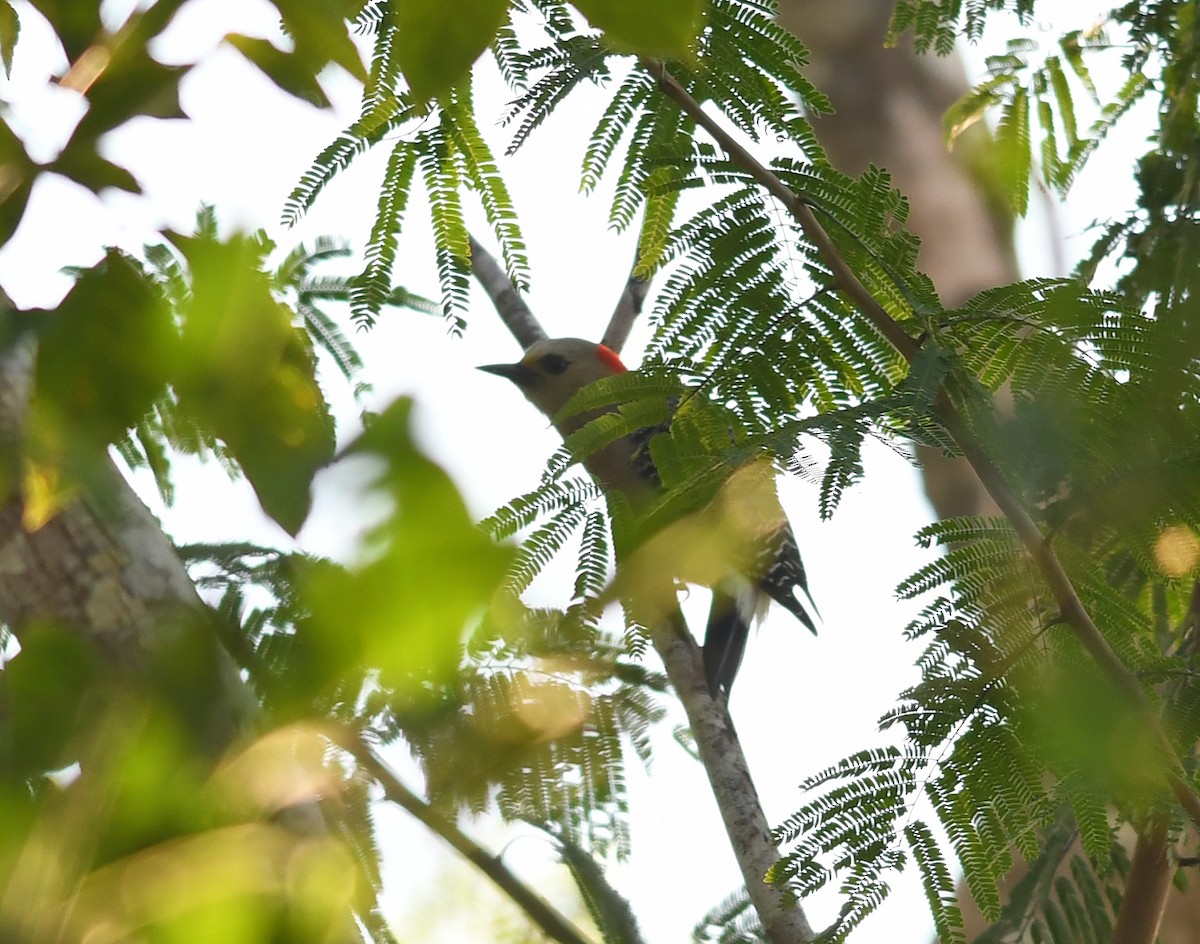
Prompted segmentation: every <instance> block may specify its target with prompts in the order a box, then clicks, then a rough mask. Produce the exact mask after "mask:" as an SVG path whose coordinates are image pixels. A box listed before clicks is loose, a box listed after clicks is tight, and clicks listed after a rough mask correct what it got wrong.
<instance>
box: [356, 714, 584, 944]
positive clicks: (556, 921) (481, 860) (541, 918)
mask: <svg viewBox="0 0 1200 944" xmlns="http://www.w3.org/2000/svg"><path fill="white" fill-rule="evenodd" d="M339 744H340V746H341V747H342V748H344V749H345V750H347V751H349V752H350V753H351V754H352V755H353V756H354V759H355V760H356V761H357V762H358V763H359V764H360V765H361V766H362V768H363V769H364V770H365V771H367V772H368V773H369V774H370V775H371V777H372V778H373V779H374V780H375V782H376V783H377V784H379V786H380V787H381V788H382V789H383V795H384V797H385V798H386V799H388V800H390V801H391V802H392V803H395V804H396V805H397V806H400V807H402V808H403V809H405V810H407V811H408V812H409V813H410V814H411V815H412V816H413V817H415V818H416V819H417V820H419V821H420V822H421V823H424V824H425V825H426V826H428V827H429V829H430V830H432V831H433V832H434V833H436V834H437V835H438V836H440V837H441V838H442V839H444V840H445V841H446V842H447V843H448V844H449V845H450V846H451V847H453V849H454V850H455V851H456V852H458V853H459V854H460V855H462V856H463V858H465V859H467V860H469V861H470V862H471V863H472V864H473V865H474V866H475V867H476V868H478V869H479V870H480V871H481V872H483V874H484V875H486V876H487V877H488V878H490V879H491V880H492V881H493V882H494V883H495V884H496V886H497V887H498V888H499V889H500V890H501V891H502V892H504V894H505V895H507V896H508V897H509V898H510V899H511V900H512V901H513V902H514V903H515V904H516V905H517V906H518V907H519V908H520V909H521V910H522V911H524V912H525V914H526V916H527V917H528V918H529V920H530V921H532V922H533V923H534V924H536V925H537V926H538V928H540V929H541V931H542V933H543V934H545V935H546V937H548V938H550V940H552V941H558V942H559V944H592V941H590V940H589V939H588V938H587V937H585V936H584V935H583V934H582V933H580V931H579V929H578V928H576V927H575V925H573V924H572V923H571V922H570V921H569V920H568V919H567V918H566V917H565V916H564V915H563V914H562V913H560V912H559V911H558V910H557V909H556V908H555V907H554V906H553V905H551V904H550V903H549V902H548V901H546V900H545V899H544V898H542V897H541V896H540V895H538V894H537V892H535V891H534V890H533V889H532V888H530V887H529V886H528V885H526V884H525V883H524V882H523V881H521V879H519V878H518V877H517V876H516V875H515V874H513V872H512V870H511V869H509V867H508V866H507V865H505V864H504V862H503V861H501V859H500V857H499V856H496V855H493V854H492V853H490V852H488V850H487V849H485V848H484V847H483V846H481V845H479V843H477V842H476V841H475V840H474V839H472V838H471V837H470V836H468V835H467V834H466V833H464V832H463V831H462V830H461V829H459V828H458V826H457V825H456V824H455V823H454V821H453V820H452V819H451V818H450V817H448V816H446V815H444V814H443V813H440V812H439V811H438V810H436V809H434V808H433V807H432V806H430V805H429V804H428V803H426V802H425V801H424V800H422V799H421V798H420V797H419V796H417V795H416V794H415V793H413V792H412V791H411V790H410V789H408V787H406V786H405V785H404V784H403V783H402V782H401V781H400V778H399V777H397V776H396V774H395V772H394V771H393V770H392V769H391V767H389V766H388V765H387V764H386V763H385V762H384V760H383V759H382V758H381V757H380V756H379V755H378V754H376V753H375V751H374V750H372V749H371V748H370V747H369V746H367V745H366V744H365V743H363V741H362V740H361V739H360V738H359V737H358V736H357V735H355V734H354V733H352V732H347V733H346V735H345V737H342V738H339Z"/></svg>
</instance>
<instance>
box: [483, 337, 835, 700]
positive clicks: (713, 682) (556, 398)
mask: <svg viewBox="0 0 1200 944" xmlns="http://www.w3.org/2000/svg"><path fill="white" fill-rule="evenodd" d="M479 369H480V370H482V371H486V372H487V373H490V374H494V375H496V376H500V377H504V378H506V379H507V380H509V381H511V382H512V383H513V384H514V385H515V386H516V387H517V389H518V390H520V391H521V393H523V394H524V395H525V398H526V399H527V400H528V401H529V402H530V403H531V404H533V406H535V407H536V408H537V409H538V410H539V411H540V412H541V413H543V414H544V415H545V416H546V417H547V418H549V419H550V421H551V423H552V424H553V425H554V427H555V428H556V429H557V430H558V432H559V434H560V435H561V436H562V437H563V438H564V439H566V438H567V437H568V436H570V435H571V434H572V433H574V432H576V431H577V430H579V429H581V428H582V427H583V426H585V425H586V424H587V423H589V422H591V421H592V420H594V419H596V418H597V417H599V416H601V415H602V414H604V413H606V412H612V411H615V410H616V409H617V407H616V406H607V407H600V408H598V409H592V410H586V411H582V412H576V413H574V414H572V415H569V416H561V415H560V414H561V413H562V410H563V407H564V406H566V404H567V402H568V401H570V400H571V398H572V397H574V396H575V394H576V393H578V392H579V391H580V390H582V389H584V388H585V387H587V386H588V385H590V384H592V383H594V382H596V381H598V380H601V379H603V378H605V377H612V376H615V375H617V374H621V373H625V372H626V371H627V370H628V368H626V366H625V365H624V364H623V363H622V361H621V358H620V356H619V355H618V354H617V353H616V352H615V351H613V350H612V349H611V348H609V347H606V346H605V345H603V344H597V343H595V342H593V341H587V340H584V339H582V338H546V339H542V340H539V341H536V342H535V343H533V344H532V345H530V346H529V348H527V349H526V351H525V355H524V357H522V358H521V359H520V360H519V361H517V362H516V363H513V364H485V365H482V366H481V367H480V368H479ZM669 428H670V421H669V420H668V421H667V422H665V423H663V424H660V425H658V426H648V427H644V428H642V429H638V430H635V431H633V432H632V433H630V434H629V435H627V436H622V437H620V438H618V439H616V440H614V441H613V442H611V443H608V444H606V445H604V446H602V447H600V448H599V449H597V450H595V451H594V452H592V453H591V454H590V455H588V456H586V457H585V458H584V459H583V465H584V467H585V468H586V469H587V470H588V472H589V473H590V474H591V475H592V477H593V478H594V479H595V480H596V482H597V484H598V485H599V486H600V488H601V489H602V490H603V491H605V492H606V493H609V494H611V493H613V492H616V493H619V494H621V495H622V496H624V497H625V499H626V500H627V501H628V502H629V504H630V505H631V506H632V507H633V508H634V509H639V508H645V507H647V506H648V504H649V503H650V502H651V501H653V500H654V499H655V498H657V497H658V496H659V495H661V494H662V483H661V480H660V478H659V474H658V469H657V468H656V466H655V464H654V460H653V457H652V455H651V452H650V441H651V440H652V439H653V438H654V437H655V436H656V435H658V434H660V433H665V432H668V431H669ZM736 474H737V473H735V476H736ZM743 481H744V483H745V484H748V485H749V487H750V488H751V489H753V491H754V495H753V496H752V498H753V506H754V509H755V511H754V513H753V517H754V518H755V519H756V523H755V524H754V525H753V526H752V527H750V528H749V529H748V531H747V532H746V533H747V536H748V540H749V541H750V542H751V544H752V546H749V547H743V548H740V549H739V553H738V554H737V555H736V556H737V558H738V563H737V565H736V568H735V572H733V573H729V574H726V575H724V576H723V577H722V578H721V579H720V580H718V581H714V584H713V586H712V587H711V588H710V589H711V590H712V603H711V606H710V609H709V617H708V624H707V626H706V629H705V635H704V645H703V656H704V671H705V680H706V684H707V686H708V690H709V694H710V695H711V696H712V697H713V698H714V699H716V698H717V697H718V696H719V694H720V693H722V692H723V693H724V697H725V699H726V700H728V698H729V693H730V691H731V689H732V687H733V681H734V678H735V677H736V675H737V672H738V668H739V667H740V666H741V662H742V656H743V654H744V653H745V649H746V643H747V641H748V640H749V636H750V627H751V624H752V623H753V622H755V621H756V620H760V619H761V618H762V617H763V616H764V615H765V613H766V611H767V608H768V607H769V606H770V603H771V601H772V600H773V601H775V602H777V603H779V604H780V605H781V606H783V607H784V608H785V609H786V610H788V612H790V613H792V614H793V615H794V616H795V617H796V619H798V620H799V621H800V623H801V624H802V625H803V626H805V627H806V628H807V629H808V630H809V631H811V632H812V633H813V634H814V635H815V634H816V631H817V629H816V625H815V624H814V622H813V619H812V617H811V616H810V615H809V613H808V612H807V611H806V609H805V607H804V605H803V604H802V603H801V602H800V600H799V598H798V597H797V591H801V592H802V593H803V594H804V596H805V598H806V599H807V601H808V604H809V606H811V608H812V610H813V612H814V613H817V609H816V605H815V603H813V598H812V595H811V594H810V593H809V590H808V579H807V576H806V574H805V571H804V564H803V563H802V562H801V559H800V551H799V547H798V546H797V543H796V537H795V534H794V533H793V531H792V527H791V524H790V522H789V521H788V519H787V515H786V514H785V513H784V510H783V507H782V506H781V505H780V504H779V499H778V497H777V495H776V494H775V486H774V476H773V474H771V475H769V476H763V475H758V476H745V477H743ZM742 498H743V499H744V498H745V496H742ZM730 504H731V505H735V506H737V507H741V508H745V507H748V506H746V504H745V502H744V501H740V502H730ZM734 514H735V515H736V514H737V512H736V511H735V512H734Z"/></svg>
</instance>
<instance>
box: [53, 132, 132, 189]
mask: <svg viewBox="0 0 1200 944" xmlns="http://www.w3.org/2000/svg"><path fill="white" fill-rule="evenodd" d="M72 143H74V142H72ZM46 170H49V171H54V172H55V173H58V174H62V175H63V176H64V177H69V178H70V179H71V180H73V181H75V183H77V184H79V185H80V186H81V187H87V189H88V190H90V191H92V193H99V192H100V191H101V190H105V189H107V188H110V187H111V188H114V189H117V190H124V191H125V192H126V193H137V194H140V193H141V192H142V187H141V185H140V184H139V183H138V182H137V178H136V177H134V176H133V174H131V173H130V172H129V171H128V170H127V169H126V168H124V167H122V166H121V165H120V164H114V163H113V162H112V161H110V160H107V159H106V158H103V157H101V156H100V155H99V154H97V153H96V151H95V150H94V149H92V148H91V147H87V148H83V147H74V146H68V147H67V148H66V149H65V150H63V152H62V153H61V154H59V155H58V157H57V158H56V159H55V160H54V162H53V163H51V164H48V165H47V166H46Z"/></svg>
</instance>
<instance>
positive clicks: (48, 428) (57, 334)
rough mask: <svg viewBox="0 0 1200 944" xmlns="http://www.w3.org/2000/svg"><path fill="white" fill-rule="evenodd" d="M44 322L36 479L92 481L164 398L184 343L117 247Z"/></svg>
mask: <svg viewBox="0 0 1200 944" xmlns="http://www.w3.org/2000/svg"><path fill="white" fill-rule="evenodd" d="M39 322H40V323H39V324H38V325H37V329H38V330H39V332H40V334H41V339H40V343H39V344H38V353H37V364H36V367H35V375H34V376H35V379H34V395H33V400H32V403H31V412H30V422H29V424H28V427H27V429H26V437H27V442H26V448H27V450H28V452H27V458H28V459H29V460H30V461H31V462H32V464H33V466H34V468H33V469H32V470H31V473H30V474H31V476H34V477H39V476H40V477H43V480H44V481H51V480H54V479H57V478H58V475H59V473H65V474H66V477H67V479H68V480H73V479H77V478H79V477H88V476H89V475H90V474H91V473H92V472H94V469H95V466H94V463H96V462H98V461H100V460H101V459H102V457H103V455H104V450H105V448H106V447H107V446H108V445H109V444H110V443H113V442H116V441H117V440H118V439H120V438H121V437H122V436H124V435H125V433H126V431H127V430H128V429H130V428H131V427H133V426H135V425H136V424H137V423H138V421H139V420H140V419H141V418H142V416H143V415H144V414H145V413H146V412H147V411H148V410H149V409H150V407H151V405H152V404H153V402H154V399H155V398H156V397H157V396H158V395H159V394H160V393H161V392H162V390H163V388H164V386H165V384H166V382H167V380H168V379H169V377H170V374H171V370H172V366H173V364H174V363H175V361H176V354H177V350H178V337H177V335H176V333H175V328H174V326H173V325H172V323H171V318H170V314H169V312H168V311H167V310H166V308H165V306H164V305H163V303H162V300H161V298H160V297H159V295H158V294H157V293H156V292H155V291H154V290H153V288H152V287H151V285H150V283H149V282H148V281H147V280H146V279H145V278H144V276H143V275H142V273H141V271H140V270H139V269H138V267H137V266H136V265H135V264H134V263H133V262H131V261H130V260H129V259H128V258H127V257H126V256H124V255H122V254H121V253H120V252H118V251H116V250H109V252H108V254H107V255H106V256H105V258H104V259H103V260H101V261H100V262H99V263H98V264H96V265H95V266H93V267H92V268H91V269H89V270H87V271H86V272H84V273H83V275H82V276H81V277H80V278H79V281H78V282H76V283H75V286H74V287H73V288H72V289H71V291H70V292H69V293H68V294H67V297H66V298H64V299H63V301H62V303H61V304H60V305H59V306H58V308H57V309H55V310H54V311H52V312H49V313H47V314H46V315H45V316H44V317H42V318H41V319H39ZM27 485H29V482H27ZM46 510H49V509H46ZM38 517H41V515H40V514H39V515H38Z"/></svg>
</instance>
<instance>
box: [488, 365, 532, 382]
mask: <svg viewBox="0 0 1200 944" xmlns="http://www.w3.org/2000/svg"><path fill="white" fill-rule="evenodd" d="M478 369H479V370H483V371H487V372H488V373H489V374H495V375H496V376H497V377H505V378H507V379H508V380H511V381H512V382H513V383H515V384H516V385H517V386H518V387H524V386H525V385H526V384H527V383H529V382H530V381H531V380H533V371H531V370H530V369H529V368H528V367H526V366H525V365H524V364H522V363H520V362H518V363H516V364H483V365H482V366H480V367H479V368H478Z"/></svg>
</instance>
